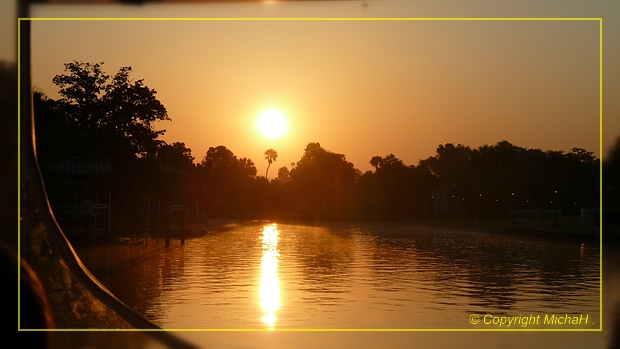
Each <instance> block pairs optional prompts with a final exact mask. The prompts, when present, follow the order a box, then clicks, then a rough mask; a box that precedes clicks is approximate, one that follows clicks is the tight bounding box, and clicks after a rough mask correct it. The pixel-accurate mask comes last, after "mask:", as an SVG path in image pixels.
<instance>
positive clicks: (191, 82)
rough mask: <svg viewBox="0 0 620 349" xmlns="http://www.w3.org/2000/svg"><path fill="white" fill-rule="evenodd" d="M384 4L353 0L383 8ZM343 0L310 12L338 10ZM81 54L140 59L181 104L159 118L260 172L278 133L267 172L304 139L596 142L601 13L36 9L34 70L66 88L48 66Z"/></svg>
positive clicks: (174, 136)
mask: <svg viewBox="0 0 620 349" xmlns="http://www.w3.org/2000/svg"><path fill="white" fill-rule="evenodd" d="M303 5H304V4H284V5H283V6H282V7H278V6H280V5H275V6H274V5H257V4H241V5H214V6H215V8H216V10H212V11H215V13H216V14H215V15H214V14H212V13H211V12H204V13H205V14H204V15H202V16H218V15H219V16H228V17H230V16H235V17H237V16H242V17H245V16H253V17H256V16H270V17H272V16H273V17H276V16H299V14H296V12H295V11H298V10H299V7H303ZM307 5H308V4H305V6H307ZM374 5H375V3H374V2H371V4H370V6H368V7H366V8H362V7H361V6H359V4H356V7H355V8H354V9H353V8H351V10H352V11H351V12H349V13H351V15H350V16H356V17H372V16H373V13H378V14H381V12H380V10H381V8H380V9H379V10H377V11H379V12H373V11H374V10H373V6H374ZM218 6H219V7H218ZM235 6H236V7H235ZM244 6H245V7H244ZM252 6H253V7H252ZM259 6H260V9H261V10H259V11H254V12H252V11H250V9H256V8H257V7H259ZM287 6H288V7H287ZM295 6H297V7H298V8H297V9H295ZM330 6H332V8H331V9H330ZM333 6H334V5H333V4H331V5H327V9H326V10H325V12H322V13H324V14H323V15H320V14H319V12H320V11H319V9H317V8H316V7H313V9H315V11H316V12H317V13H316V14H315V16H325V15H329V16H334V15H330V14H329V13H335V15H336V16H343V15H339V12H338V11H341V10H334V8H333ZM343 6H344V5H343ZM351 6H352V5H351ZM378 6H379V5H378ZM125 8H126V7H125ZM210 9H213V7H210ZM143 10H144V11H143ZM246 10H247V12H244V11H246ZM37 11H38V12H37ZM218 11H219V12H218ZM235 11H236V12H235ZM342 11H344V10H342ZM365 11H366V12H365ZM385 11H387V10H385ZM93 12H94V11H93ZM353 12H355V13H353ZM112 13H113V12H112ZM123 13H124V16H136V17H137V16H153V17H158V16H163V14H162V13H163V12H162V11H161V7H157V6H155V7H152V8H151V10H150V11H149V10H148V9H146V10H145V9H144V8H142V9H138V8H130V11H129V12H127V11H125V12H123ZM166 13H167V16H170V15H172V14H171V13H170V12H169V11H168V12H166ZM173 13H175V12H173ZM190 13H202V12H190ZM251 13H253V14H251ZM33 15H34V16H39V17H54V16H59V14H58V12H54V10H50V9H49V8H47V10H45V11H44V10H42V9H39V10H37V7H35V11H34V12H33ZM64 15H65V16H70V15H71V12H66V11H65V12H64ZM98 15H104V16H105V12H104V14H101V13H100V12H99V14H98ZM80 16H84V14H82V15H80ZM90 16H94V15H93V14H91V15H90ZM110 16H111V15H110ZM179 16H181V12H179ZM183 16H184V17H187V16H188V15H187V14H185V15H183ZM192 16H193V17H195V16H196V15H195V14H194V15H192ZM73 60H78V61H84V62H105V64H104V70H105V71H106V72H107V73H108V74H114V73H115V72H116V71H117V70H118V69H119V67H121V66H131V67H133V68H134V73H133V75H132V76H133V78H135V79H144V82H145V84H146V85H147V86H149V87H150V88H153V89H155V90H157V92H158V94H157V96H158V98H159V99H160V101H161V102H162V103H163V104H164V105H165V106H166V108H167V109H168V113H169V116H170V117H171V118H172V120H173V121H172V122H165V123H160V124H158V125H157V126H158V127H160V128H164V129H166V130H167V132H166V134H165V136H164V137H163V139H164V140H166V141H167V142H169V143H171V142H176V141H181V142H185V144H186V145H187V146H188V147H189V148H191V149H192V154H193V156H194V157H195V158H196V161H200V160H201V159H202V158H203V157H204V154H205V152H206V151H207V149H208V147H215V146H218V145H225V146H226V147H228V148H229V149H231V150H232V151H233V152H234V153H235V155H237V156H238V157H247V158H250V159H252V160H253V161H254V162H255V163H256V166H257V169H258V173H259V174H264V171H265V169H266V167H267V163H266V161H265V160H264V156H263V153H264V151H265V150H266V149H268V148H273V149H275V150H276V151H277V152H278V154H279V157H278V159H277V161H276V163H275V164H274V165H272V171H271V170H270V177H273V176H275V175H276V174H277V168H279V167H281V166H288V165H290V163H291V162H294V161H298V160H299V159H300V157H301V155H302V153H303V149H304V148H305V146H306V144H307V143H309V142H320V143H321V145H322V146H323V147H324V148H326V149H328V150H331V151H334V152H338V153H343V154H345V155H346V156H347V159H348V160H349V161H351V162H353V164H354V165H355V166H356V167H357V168H359V169H360V170H362V171H365V170H369V169H370V168H371V166H370V164H369V161H370V158H371V157H373V156H375V155H380V156H385V155H387V154H389V153H393V154H395V155H396V156H397V157H399V158H401V159H402V160H403V161H404V162H405V163H406V164H417V163H418V161H419V160H420V159H423V158H426V157H429V156H432V155H435V149H436V147H437V145H439V144H444V143H449V142H451V143H455V144H456V143H462V144H465V145H468V146H471V147H477V146H480V145H483V144H494V143H496V142H498V141H501V140H508V141H509V142H511V143H513V144H515V145H518V146H522V147H527V148H541V149H543V150H549V149H550V150H564V151H568V150H570V149H571V148H572V147H580V148H585V149H587V150H588V151H593V152H594V153H595V154H596V155H597V156H598V155H599V141H600V137H599V23H598V21H37V22H34V24H33V79H34V86H36V87H38V88H40V89H42V90H43V91H44V92H45V93H46V94H48V95H49V96H51V97H53V98H56V97H57V95H56V91H57V90H58V89H57V87H55V86H54V85H53V84H52V83H51V80H52V78H53V77H54V75H56V74H61V73H63V63H66V62H70V61H73ZM267 108H277V109H279V110H281V111H282V112H283V113H284V114H285V115H286V116H287V117H288V119H289V123H290V127H289V132H288V133H287V134H286V135H285V136H283V137H282V138H280V139H276V140H269V139H266V138H264V137H262V136H261V135H260V134H259V132H258V131H257V129H256V126H255V119H256V118H257V117H258V116H259V114H260V113H261V112H262V111H263V110H265V109H267ZM609 143H610V144H611V143H612V142H609Z"/></svg>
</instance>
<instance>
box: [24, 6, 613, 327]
mask: <svg viewBox="0 0 620 349" xmlns="http://www.w3.org/2000/svg"><path fill="white" fill-rule="evenodd" d="M22 20H25V21H598V22H599V154H600V155H599V160H600V161H599V176H600V177H599V222H600V228H599V328H592V329H591V328H575V329H569V328H531V329H530V328H514V329H508V328H504V329H503V328H456V329H445V328H428V329H417V328H402V329H401V328H396V329H390V328H386V329H376V328H340V329H329V328H316V329H314V328H309V329H304V328H297V329H296V328H291V329H287V328H275V329H269V328H262V329H261V328H255V329H254V328H251V329H231V328H206V329H200V328H198V329H173V328H161V329H22V328H20V323H21V321H20V313H21V299H20V290H21V269H20V266H19V263H18V266H17V280H18V283H17V307H18V308H17V329H18V331H24V332H38V331H46V332H91V331H101V332H119V331H122V332H133V331H139V332H154V331H155V332H159V331H170V332H602V331H603V18H596V17H593V18H555V17H549V18H525V17H514V18H503V17H499V18H473V17H472V18H458V17H457V18H452V17H445V18H415V17H377V18H363V17H324V18H310V17H291V18H288V17H287V18H283V17H264V18H262V17H258V18H250V17H204V18H141V17H126V18H122V17H121V18H114V17H112V18H108V17H106V18H97V17H94V18H18V19H17V69H18V81H17V86H18V106H17V113H18V124H17V132H18V134H17V142H18V144H21V125H20V120H21V103H20V100H21V95H20V94H21V69H20V65H21V59H20V58H21V45H20V43H21V42H20V35H21V32H20V22H21V21H22ZM17 156H18V157H17V158H18V160H17V164H18V171H17V173H18V175H17V178H18V186H17V188H18V193H19V194H18V196H17V205H18V214H17V221H18V241H17V248H18V251H17V253H18V262H19V260H20V259H21V225H20V224H19V222H20V217H21V176H20V166H21V149H20V146H18V147H17ZM477 326H480V325H477Z"/></svg>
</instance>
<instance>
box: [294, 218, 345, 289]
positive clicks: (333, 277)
mask: <svg viewBox="0 0 620 349" xmlns="http://www.w3.org/2000/svg"><path fill="white" fill-rule="evenodd" d="M343 233H344V231H342V230H339V229H330V228H323V227H303V228H300V232H299V234H298V236H299V240H298V241H296V244H295V245H294V248H295V249H296V251H295V252H294V253H295V255H296V256H297V258H296V259H297V261H298V262H299V263H300V264H301V268H300V269H301V273H302V274H301V278H302V281H303V282H301V283H300V285H301V286H300V290H301V291H306V292H313V293H330V294H337V293H341V292H347V291H346V290H347V288H348V287H349V286H350V285H351V274H352V268H353V267H352V264H353V262H354V258H353V253H354V248H355V246H353V241H352V240H351V239H350V237H349V236H343V235H342V234H343ZM329 298H330V297H324V298H323V299H326V300H327V299H329Z"/></svg>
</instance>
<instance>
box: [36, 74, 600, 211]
mask: <svg viewBox="0 0 620 349" xmlns="http://www.w3.org/2000/svg"><path fill="white" fill-rule="evenodd" d="M102 65H103V63H97V64H91V63H81V62H72V63H68V64H66V65H65V74H61V75H57V76H56V77H54V79H53V82H54V83H55V84H56V85H57V86H58V87H59V91H60V96H61V97H60V98H59V99H58V100H53V99H51V98H49V97H47V96H45V95H44V94H43V93H41V92H39V91H35V93H34V105H35V115H36V131H37V150H38V156H39V162H40V164H41V167H42V169H43V173H44V176H45V177H46V181H47V183H48V188H49V189H48V191H49V194H50V198H51V201H52V203H53V204H54V202H56V201H57V202H60V201H62V200H61V197H62V193H61V192H62V191H63V190H65V189H66V188H65V189H63V184H62V181H64V180H65V179H63V178H62V177H59V176H55V175H54V173H53V171H51V170H50V169H51V168H52V167H53V166H52V164H53V161H54V159H57V158H58V157H105V158H110V159H111V161H112V164H113V165H112V167H113V170H112V175H111V176H109V178H108V177H106V179H101V180H99V182H100V183H98V184H97V185H102V186H105V187H106V188H107V189H108V190H110V191H112V192H114V193H115V195H116V197H118V199H119V200H120V201H122V202H125V203H126V204H127V205H129V203H135V202H136V201H139V200H142V199H140V198H141V197H144V196H149V195H163V194H162V193H165V192H166V190H168V191H170V190H169V189H170V188H171V186H174V185H175V184H179V183H181V184H187V185H190V186H193V187H192V188H193V189H192V190H193V195H194V196H195V198H194V199H195V201H196V202H195V203H191V204H192V205H194V204H195V205H196V207H200V210H201V211H204V213H206V214H207V215H212V216H234V217H247V218H250V217H255V218H265V217H267V216H273V217H276V216H279V217H306V218H309V217H317V216H321V217H326V218H327V217H331V218H370V219H414V218H421V217H429V216H434V215H435V216H436V215H444V216H445V215H451V216H475V215H481V214H483V215H485V216H497V217H505V216H506V215H507V212H508V210H509V209H529V208H550V207H552V206H553V205H555V206H553V207H558V208H559V209H561V210H563V212H566V214H576V213H578V210H579V209H580V208H584V207H585V208H594V207H598V206H599V178H600V175H599V174H600V172H599V171H600V166H599V159H597V158H596V157H595V156H594V155H593V153H592V152H588V151H586V150H584V149H580V148H573V149H572V150H571V151H569V152H563V151H551V150H547V151H543V150H541V149H526V148H522V147H519V146H516V145H513V144H511V143H509V142H508V141H501V142H498V143H497V144H494V145H483V146H480V147H477V148H471V147H469V146H466V145H462V144H457V145H454V144H452V143H447V144H441V145H439V146H438V147H437V151H436V154H435V155H433V156H430V157H428V158H426V159H422V160H420V161H419V162H418V163H417V164H412V165H408V164H405V163H404V162H403V161H402V160H401V159H399V158H398V157H396V156H395V155H394V154H387V155H384V156H379V155H378V156H374V157H372V158H371V159H370V160H369V162H370V164H371V165H372V167H373V168H374V169H373V170H370V171H367V172H365V173H361V172H360V171H359V170H357V169H356V168H355V167H354V165H353V164H352V163H351V162H349V161H347V159H346V156H345V155H344V154H339V153H336V152H332V151H330V150H326V149H324V148H323V147H322V146H321V145H320V144H319V143H316V142H314V143H308V145H307V146H306V148H305V149H304V153H303V155H302V157H301V158H300V159H299V161H297V162H295V163H292V164H290V165H289V166H281V167H279V168H278V171H277V174H278V175H277V178H275V179H273V180H271V181H269V180H267V178H266V176H261V175H257V171H256V166H255V164H254V163H253V161H252V160H250V159H247V158H244V157H241V158H240V157H237V156H236V155H235V154H234V153H233V152H232V151H231V150H229V149H228V148H226V147H225V146H223V145H219V146H216V147H211V148H209V150H208V151H207V152H206V154H204V156H203V157H202V159H201V161H200V162H198V163H197V164H196V163H195V161H194V160H195V158H194V157H193V155H192V153H191V149H189V148H187V147H186V146H185V144H184V143H182V142H175V143H172V144H167V143H166V142H164V141H162V140H160V139H159V137H160V136H161V135H163V134H164V132H165V130H156V129H155V128H154V123H155V122H156V121H171V119H170V117H169V116H168V114H167V111H166V109H165V107H164V106H163V104H162V103H161V102H160V101H159V100H158V99H157V98H156V91H155V90H153V89H150V88H148V87H147V86H146V85H145V84H144V81H143V80H133V79H131V78H130V74H131V71H132V70H131V68H130V67H123V68H121V69H120V70H119V71H118V72H117V73H116V74H115V75H113V76H109V75H106V74H105V73H104V72H103V70H102ZM276 159H277V152H276V150H274V149H268V150H267V151H265V160H266V161H267V162H268V167H267V171H266V173H265V175H267V173H268V170H269V167H270V166H271V165H272V163H274V162H275V161H276ZM102 183H103V184H102ZM442 190H443V192H442ZM438 195H443V198H444V200H445V201H446V202H447V204H448V205H447V207H444V208H442V209H441V210H440V209H438V208H437V206H436V205H434V200H435V201H436V200H437V197H438ZM554 202H555V203H554ZM186 204H188V205H189V204H190V203H189V202H187V203H186Z"/></svg>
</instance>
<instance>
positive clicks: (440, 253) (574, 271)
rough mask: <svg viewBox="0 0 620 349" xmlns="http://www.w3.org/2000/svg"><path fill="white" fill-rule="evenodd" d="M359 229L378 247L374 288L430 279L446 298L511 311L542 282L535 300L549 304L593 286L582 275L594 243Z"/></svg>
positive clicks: (591, 261)
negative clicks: (458, 297)
mask: <svg viewBox="0 0 620 349" xmlns="http://www.w3.org/2000/svg"><path fill="white" fill-rule="evenodd" d="M364 230H365V232H366V233H367V234H370V235H371V236H373V239H372V241H373V243H374V244H375V245H380V247H379V248H376V249H372V250H371V251H372V253H371V254H370V256H369V258H371V260H372V262H371V263H369V268H370V271H371V272H372V275H373V280H374V285H373V286H374V287H376V288H377V289H378V290H389V291H392V290H401V289H405V288H407V287H415V285H407V284H404V283H407V282H410V281H409V280H416V281H417V282H422V283H424V282H431V283H432V284H433V288H435V289H437V290H441V291H442V292H444V293H445V295H446V296H447V297H449V296H450V295H454V294H459V295H465V296H468V297H470V298H471V299H472V302H471V305H475V306H481V307H486V308H489V307H495V308H498V309H510V308H511V307H513V306H514V305H515V303H516V302H517V301H519V300H520V299H521V298H522V297H523V296H524V292H523V291H524V290H532V292H535V294H540V292H539V290H534V289H533V288H539V287H538V286H544V287H543V288H544V289H548V290H549V291H547V292H546V293H545V294H544V295H543V296H538V297H540V299H539V301H540V302H550V301H553V300H554V299H555V300H557V297H558V296H559V295H566V294H567V292H571V291H576V290H582V289H583V288H584V283H589V286H595V285H596V282H597V280H592V279H584V275H592V270H591V268H593V267H596V266H597V265H598V258H599V253H598V249H597V248H596V246H592V247H590V246H587V248H585V249H584V250H581V246H580V243H569V242H558V241H553V240H551V239H517V238H514V237H506V236H492V235H489V234H480V233H474V232H439V231H421V230H420V229H419V228H416V227H414V226H404V225H403V226H396V225H387V226H369V227H367V229H364ZM583 268H586V269H588V270H582V269H583ZM414 274H415V275H414ZM594 274H596V273H594ZM595 279H596V277H595ZM387 282H390V283H392V284H391V285H388V284H387ZM398 282H404V283H403V284H398ZM593 289H594V288H593Z"/></svg>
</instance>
